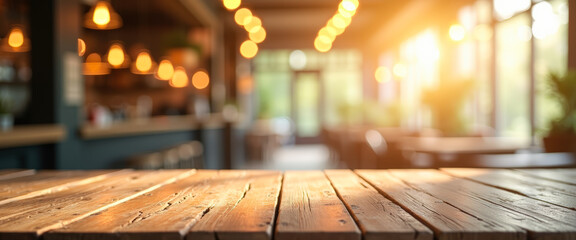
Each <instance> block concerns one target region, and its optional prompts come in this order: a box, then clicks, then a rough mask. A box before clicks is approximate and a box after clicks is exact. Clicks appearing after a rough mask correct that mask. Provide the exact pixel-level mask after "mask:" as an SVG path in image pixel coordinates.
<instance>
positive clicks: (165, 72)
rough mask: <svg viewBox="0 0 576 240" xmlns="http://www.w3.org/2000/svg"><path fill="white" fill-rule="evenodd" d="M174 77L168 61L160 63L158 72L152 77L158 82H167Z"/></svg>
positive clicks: (172, 68) (172, 66)
mask: <svg viewBox="0 0 576 240" xmlns="http://www.w3.org/2000/svg"><path fill="white" fill-rule="evenodd" d="M172 76H174V65H172V62H170V60H168V59H164V60H162V61H160V63H159V64H158V70H157V71H156V74H155V75H154V77H156V79H158V80H164V81H169V80H170V79H172Z"/></svg>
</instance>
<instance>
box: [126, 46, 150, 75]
mask: <svg viewBox="0 0 576 240" xmlns="http://www.w3.org/2000/svg"><path fill="white" fill-rule="evenodd" d="M130 71H131V72H132V73H134V74H153V73H154V71H156V63H155V62H154V60H152V57H151V56H150V53H149V52H148V51H147V50H142V51H140V53H138V55H137V56H136V60H135V61H134V63H132V67H131V69H130Z"/></svg>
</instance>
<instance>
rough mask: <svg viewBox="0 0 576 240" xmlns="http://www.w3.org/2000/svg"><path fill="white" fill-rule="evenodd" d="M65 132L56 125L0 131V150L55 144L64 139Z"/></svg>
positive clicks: (24, 126)
mask: <svg viewBox="0 0 576 240" xmlns="http://www.w3.org/2000/svg"><path fill="white" fill-rule="evenodd" d="M65 136H66V130H65V129H64V127H63V126H61V125H57V124H52V125H51V124H46V125H23V126H14V127H13V128H12V129H10V130H8V131H0V149H2V148H9V147H20V146H30V145H36V144H47V143H56V142H59V141H61V140H63V139H64V137H65Z"/></svg>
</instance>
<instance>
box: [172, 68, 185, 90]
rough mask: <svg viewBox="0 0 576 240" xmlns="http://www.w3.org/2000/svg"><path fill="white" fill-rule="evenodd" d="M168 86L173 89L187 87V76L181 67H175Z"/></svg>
mask: <svg viewBox="0 0 576 240" xmlns="http://www.w3.org/2000/svg"><path fill="white" fill-rule="evenodd" d="M170 86H172V87H175V88H183V87H186V86H188V74H186V70H185V69H184V68H183V67H177V68H176V69H175V70H174V75H173V76H172V79H170Z"/></svg>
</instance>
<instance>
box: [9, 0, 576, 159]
mask: <svg viewBox="0 0 576 240" xmlns="http://www.w3.org/2000/svg"><path fill="white" fill-rule="evenodd" d="M0 126H1V131H0V169H1V168H32V169H106V168H137V169H158V168H198V169H202V168H206V169H234V168H269V169H325V168H353V169H356V168H430V167H432V168H436V167H554V166H574V165H575V164H576V161H575V160H574V155H573V154H574V152H575V151H576V1H573V0H458V1H455V0H404V1H392V0H273V1H271V0H242V1H241V0H162V1H153V0H139V1H136V0H41V1H37V0H0Z"/></svg>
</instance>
